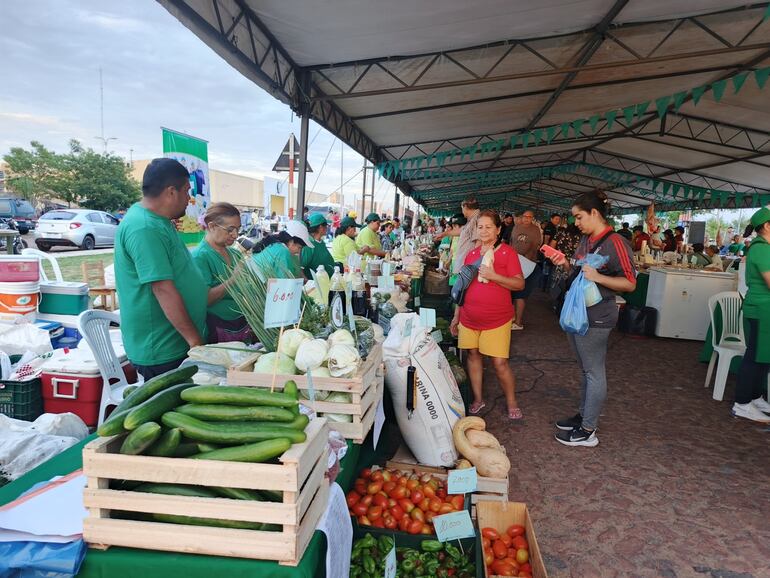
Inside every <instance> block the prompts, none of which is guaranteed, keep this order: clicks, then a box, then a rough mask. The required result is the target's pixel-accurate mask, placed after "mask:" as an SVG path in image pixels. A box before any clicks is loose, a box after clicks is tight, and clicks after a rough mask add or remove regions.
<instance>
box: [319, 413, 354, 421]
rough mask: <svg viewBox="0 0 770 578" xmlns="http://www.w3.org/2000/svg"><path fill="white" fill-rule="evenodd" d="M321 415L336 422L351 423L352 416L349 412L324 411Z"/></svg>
mask: <svg viewBox="0 0 770 578" xmlns="http://www.w3.org/2000/svg"><path fill="white" fill-rule="evenodd" d="M323 417H325V418H327V419H328V420H329V421H336V422H338V423H344V422H347V423H353V416H352V415H350V414H349V413H325V414H323Z"/></svg>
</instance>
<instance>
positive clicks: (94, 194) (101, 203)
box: [66, 140, 140, 212]
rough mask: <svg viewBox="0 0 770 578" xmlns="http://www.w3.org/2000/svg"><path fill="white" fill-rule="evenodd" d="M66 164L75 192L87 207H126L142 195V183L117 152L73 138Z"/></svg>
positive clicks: (77, 197) (80, 202)
mask: <svg viewBox="0 0 770 578" xmlns="http://www.w3.org/2000/svg"><path fill="white" fill-rule="evenodd" d="M66 164H67V167H68V169H69V171H68V172H69V173H70V175H71V191H72V195H73V197H74V198H76V199H77V200H78V203H79V204H80V205H82V206H83V207H86V208H87V209H96V210H99V211H107V212H111V211H116V210H118V209H125V208H127V207H129V206H130V205H131V204H132V203H134V202H135V201H137V200H138V199H139V196H140V188H139V183H137V182H136V181H135V180H134V179H133V178H132V177H131V173H130V169H129V167H128V166H127V165H126V163H125V161H124V160H123V159H122V158H121V157H119V156H117V155H114V154H109V153H105V154H99V153H97V152H95V151H94V150H93V149H90V148H89V149H84V148H83V146H82V145H81V144H80V143H79V142H78V141H75V140H73V141H70V154H69V155H67V160H66Z"/></svg>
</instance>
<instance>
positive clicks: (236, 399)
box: [182, 385, 297, 407]
mask: <svg viewBox="0 0 770 578" xmlns="http://www.w3.org/2000/svg"><path fill="white" fill-rule="evenodd" d="M182 399H183V400H185V401H189V402H192V403H205V404H209V403H214V404H218V403H224V404H226V405H266V406H270V407H293V406H295V405H297V400H296V399H295V398H293V397H292V396H290V395H288V394H285V393H280V392H277V391H276V392H272V393H271V392H269V391H267V390H264V389H259V388H253V387H237V386H228V385H199V386H197V387H191V388H190V389H188V390H187V391H185V392H184V394H183V395H182Z"/></svg>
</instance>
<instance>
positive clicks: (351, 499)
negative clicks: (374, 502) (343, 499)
mask: <svg viewBox="0 0 770 578" xmlns="http://www.w3.org/2000/svg"><path fill="white" fill-rule="evenodd" d="M360 499H361V494H359V493H358V492H356V491H355V490H350V491H349V492H348V495H347V502H348V509H350V508H352V507H353V506H355V505H356V504H357V503H358V500H360Z"/></svg>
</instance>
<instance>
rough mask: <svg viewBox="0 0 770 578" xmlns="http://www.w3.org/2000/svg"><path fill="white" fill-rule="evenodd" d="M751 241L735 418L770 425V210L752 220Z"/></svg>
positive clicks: (759, 212)
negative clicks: (765, 395)
mask: <svg viewBox="0 0 770 578" xmlns="http://www.w3.org/2000/svg"><path fill="white" fill-rule="evenodd" d="M752 229H753V231H754V232H756V234H757V236H756V238H755V239H754V240H752V241H751V247H750V249H749V251H748V254H747V256H746V285H747V287H748V291H747V292H746V298H745V299H744V300H743V318H744V320H745V321H746V329H747V330H748V331H747V335H746V353H744V354H743V361H742V362H741V368H740V369H739V370H738V383H737V385H736V387H735V403H734V404H733V410H732V411H733V415H735V416H737V417H743V418H746V419H750V420H753V421H758V422H763V423H770V415H769V414H770V403H768V402H767V401H765V400H764V399H762V392H763V390H765V389H766V388H767V374H768V371H770V209H768V208H767V207H764V208H762V209H759V210H758V211H757V212H756V213H754V214H753V215H752V216H751V224H750V225H749V227H748V228H747V229H746V233H744V235H743V236H744V237H748V236H749V235H751V232H752Z"/></svg>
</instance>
